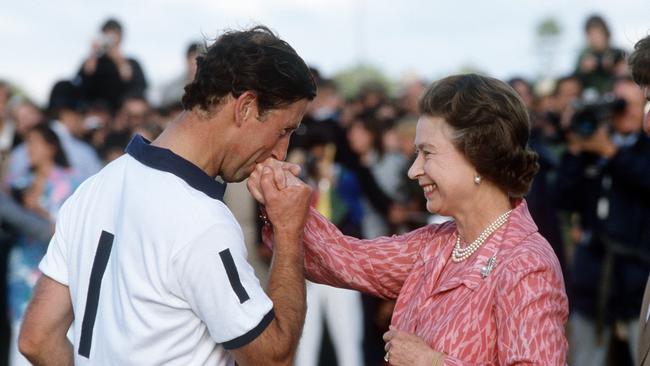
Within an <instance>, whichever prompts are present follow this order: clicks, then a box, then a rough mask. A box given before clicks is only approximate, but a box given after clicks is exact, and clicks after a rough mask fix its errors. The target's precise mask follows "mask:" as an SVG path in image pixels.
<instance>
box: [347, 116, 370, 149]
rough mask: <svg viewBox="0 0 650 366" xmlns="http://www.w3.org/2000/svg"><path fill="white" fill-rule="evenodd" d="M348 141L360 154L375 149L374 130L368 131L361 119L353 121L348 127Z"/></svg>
mask: <svg viewBox="0 0 650 366" xmlns="http://www.w3.org/2000/svg"><path fill="white" fill-rule="evenodd" d="M348 142H349V143H350V148H351V149H352V151H354V152H355V153H357V154H358V155H360V156H363V155H366V154H368V153H369V152H371V151H372V150H373V136H372V132H370V131H368V130H367V129H366V128H365V126H364V125H363V123H362V122H361V121H355V122H352V124H351V125H350V128H349V129H348Z"/></svg>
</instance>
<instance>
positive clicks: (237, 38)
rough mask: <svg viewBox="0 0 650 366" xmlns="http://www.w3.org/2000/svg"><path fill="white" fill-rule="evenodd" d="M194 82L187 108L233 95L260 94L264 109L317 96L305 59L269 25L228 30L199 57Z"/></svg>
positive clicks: (187, 89)
mask: <svg viewBox="0 0 650 366" xmlns="http://www.w3.org/2000/svg"><path fill="white" fill-rule="evenodd" d="M196 63H197V71H196V76H195V78H194V81H192V82H191V83H190V84H188V85H187V86H185V95H184V96H183V108H184V109H185V110H192V109H194V108H195V107H198V108H200V109H202V110H204V111H211V110H212V108H213V107H214V106H216V105H217V104H219V103H220V102H221V101H222V100H223V98H224V97H225V96H227V95H229V94H232V96H233V97H235V98H237V97H239V96H240V95H241V94H243V93H244V92H246V91H252V92H254V93H255V94H256V95H257V103H258V105H257V106H258V109H259V113H260V114H262V113H264V112H265V111H267V110H271V109H277V108H282V107H286V106H288V105H290V104H292V103H294V102H297V101H299V100H301V99H308V100H313V99H314V97H315V96H316V84H315V83H314V79H313V77H312V75H311V72H310V71H309V68H308V67H307V65H306V64H305V62H304V61H303V60H302V58H300V56H298V54H297V53H296V51H295V50H294V49H293V48H292V47H291V46H290V45H289V44H288V43H287V42H285V41H283V40H281V39H280V38H278V36H277V35H275V34H274V33H273V32H272V31H271V30H270V29H268V28H267V27H265V26H256V27H253V28H251V29H249V30H245V31H228V32H226V33H224V34H223V35H221V36H220V37H219V38H218V39H217V41H216V42H214V43H213V44H212V45H211V46H209V47H207V45H206V49H205V52H203V53H202V54H201V55H199V56H198V57H197V58H196Z"/></svg>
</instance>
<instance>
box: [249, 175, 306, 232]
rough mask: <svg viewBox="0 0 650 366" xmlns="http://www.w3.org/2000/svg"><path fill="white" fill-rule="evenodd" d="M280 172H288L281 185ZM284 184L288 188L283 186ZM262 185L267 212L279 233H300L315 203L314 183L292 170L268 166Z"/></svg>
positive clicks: (261, 180)
mask: <svg viewBox="0 0 650 366" xmlns="http://www.w3.org/2000/svg"><path fill="white" fill-rule="evenodd" d="M278 172H279V173H281V174H283V175H284V179H283V182H282V183H281V185H278V184H277V174H276V173H278ZM282 186H284V188H280V187H282ZM260 188H261V193H262V196H263V198H264V201H265V203H266V204H265V207H266V214H267V215H268V218H269V220H270V221H271V224H273V229H274V231H275V233H276V235H278V234H290V235H292V234H296V235H300V234H301V233H302V229H303V227H304V226H305V220H306V218H307V212H308V211H309V206H310V203H311V193H312V189H311V187H309V186H308V185H307V184H305V183H303V182H302V181H301V180H300V179H298V178H296V177H295V176H294V175H293V174H292V173H290V172H287V171H285V170H283V169H280V170H278V171H274V170H273V169H272V168H270V167H268V166H265V167H264V168H262V175H261V178H260Z"/></svg>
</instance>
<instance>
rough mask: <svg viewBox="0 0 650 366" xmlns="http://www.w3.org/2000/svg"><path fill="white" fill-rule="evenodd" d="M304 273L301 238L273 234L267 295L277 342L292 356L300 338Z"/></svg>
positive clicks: (303, 315)
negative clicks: (270, 304)
mask: <svg viewBox="0 0 650 366" xmlns="http://www.w3.org/2000/svg"><path fill="white" fill-rule="evenodd" d="M305 293H306V290H305V273H304V255H303V248H302V239H301V236H297V235H284V234H282V233H277V232H276V234H275V251H274V254H273V262H272V264H271V273H270V277H269V285H268V294H269V297H270V298H271V300H272V301H273V304H274V309H275V315H276V320H277V327H278V332H280V336H281V337H282V338H281V339H285V340H288V343H287V341H285V342H278V343H280V344H283V343H284V344H283V346H284V347H286V348H287V349H286V350H285V352H279V353H286V352H288V353H289V354H293V353H294V352H295V349H296V347H297V345H298V340H299V339H300V333H301V331H302V326H303V324H304V321H305V312H306V309H307V307H306V303H305Z"/></svg>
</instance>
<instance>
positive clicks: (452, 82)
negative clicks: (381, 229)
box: [248, 75, 568, 366]
mask: <svg viewBox="0 0 650 366" xmlns="http://www.w3.org/2000/svg"><path fill="white" fill-rule="evenodd" d="M420 114H421V117H420V119H419V121H418V124H417V130H416V131H417V132H416V138H415V145H416V147H417V150H418V152H417V158H416V160H415V162H414V163H413V165H412V166H411V168H410V170H409V173H408V174H409V177H410V178H411V179H414V180H417V181H418V183H419V184H420V186H421V187H422V190H423V192H424V195H425V197H426V199H427V210H428V211H430V212H432V213H433V212H435V213H438V214H440V215H445V216H451V217H453V218H454V220H453V221H450V222H447V223H444V224H438V225H428V226H425V227H423V228H420V229H418V230H415V231H413V232H410V233H407V234H404V235H399V236H392V237H380V238H377V239H373V240H359V239H356V238H353V237H349V236H344V235H342V234H341V233H340V232H339V231H338V230H337V229H336V227H335V226H334V225H332V224H331V223H330V222H328V221H327V220H326V219H324V218H323V217H322V216H320V215H318V213H316V212H315V211H313V210H312V211H311V213H310V215H309V217H308V219H307V223H306V226H305V230H304V234H303V239H304V246H305V273H306V274H307V278H308V279H310V280H311V281H314V282H319V283H324V284H328V285H332V286H337V287H343V288H351V289H355V290H359V291H363V292H366V293H369V294H372V295H375V296H379V297H383V298H387V299H396V300H397V304H396V306H395V311H394V313H393V318H392V321H391V324H392V325H391V328H390V330H389V331H388V332H386V334H385V335H384V340H385V341H386V347H385V348H386V356H385V359H386V361H387V362H389V363H390V364H391V365H409V366H414V365H415V366H417V365H423V366H424V365H426V366H432V365H544V366H551V365H565V364H566V354H567V341H566V338H565V334H564V327H565V324H566V321H567V316H568V302H567V297H566V293H565V289H564V282H563V279H562V273H561V270H560V266H559V263H558V260H557V258H556V256H555V254H554V252H553V250H552V249H551V246H550V245H549V244H548V242H547V241H546V240H545V239H544V238H543V237H542V236H541V235H540V234H539V233H538V231H537V227H536V225H535V223H534V222H533V220H532V219H531V216H530V213H529V212H528V208H527V206H526V202H525V200H523V199H522V196H523V195H524V194H525V193H526V192H527V191H528V189H529V187H530V183H531V181H532V179H533V176H534V174H535V172H536V171H537V168H538V166H537V156H536V155H535V153H533V152H532V151H530V150H529V149H528V147H527V143H528V135H529V131H530V126H529V120H528V114H527V111H526V108H525V106H524V104H523V103H522V101H521V100H520V98H519V97H518V96H517V94H516V92H515V91H514V90H513V89H511V88H510V87H509V86H507V85H506V84H505V83H503V82H501V81H499V80H496V79H493V78H489V77H484V76H479V75H459V76H451V77H448V78H445V79H442V80H440V81H437V82H435V83H434V84H432V85H431V86H430V87H429V89H428V90H427V92H426V93H425V95H424V96H423V97H422V99H421V100H420ZM285 164H286V163H278V162H271V161H267V162H266V163H265V164H260V165H259V166H258V167H257V169H256V171H255V173H254V174H253V175H252V176H251V179H250V180H249V183H248V186H249V189H250V190H251V192H252V193H253V195H254V196H255V197H256V198H257V199H258V200H259V201H260V202H262V203H263V202H264V195H265V194H268V193H269V191H271V190H275V189H277V187H276V185H275V184H273V183H272V182H273V178H272V177H274V176H275V181H276V184H277V182H279V181H280V180H286V184H303V183H302V182H300V181H299V180H298V179H297V178H295V177H293V176H292V175H290V174H288V173H283V172H286V171H287V169H288V167H287V166H286V165H285ZM266 167H269V168H270V169H269V168H266ZM282 174H284V175H283V176H284V178H281V179H278V176H282ZM269 182H271V183H269ZM274 209H275V208H273V207H270V206H268V207H266V210H274ZM271 233H272V223H269V224H268V225H265V229H264V234H265V237H266V239H267V241H270V240H269V238H270V237H271V235H270V234H271Z"/></svg>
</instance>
